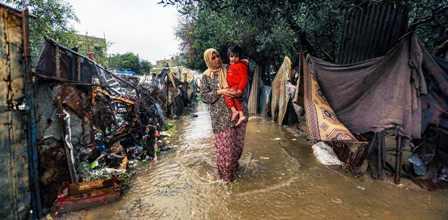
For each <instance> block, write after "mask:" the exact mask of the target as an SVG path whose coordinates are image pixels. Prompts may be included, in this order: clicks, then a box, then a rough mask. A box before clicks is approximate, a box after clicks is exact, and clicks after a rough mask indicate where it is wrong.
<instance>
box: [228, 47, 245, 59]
mask: <svg viewBox="0 0 448 220" xmlns="http://www.w3.org/2000/svg"><path fill="white" fill-rule="evenodd" d="M230 55H233V56H236V57H240V58H241V56H242V55H243V50H242V49H241V47H240V46H238V45H233V46H230V47H229V49H228V50H227V56H228V57H230Z"/></svg>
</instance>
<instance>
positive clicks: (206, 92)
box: [199, 75, 219, 104]
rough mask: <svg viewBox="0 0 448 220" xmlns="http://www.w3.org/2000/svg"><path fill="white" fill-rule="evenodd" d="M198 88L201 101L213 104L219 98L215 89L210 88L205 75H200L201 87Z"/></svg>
mask: <svg viewBox="0 0 448 220" xmlns="http://www.w3.org/2000/svg"><path fill="white" fill-rule="evenodd" d="M199 89H200V92H201V97H202V101H203V102H205V103H207V104H213V103H215V102H216V101H217V100H218V99H219V95H218V93H217V90H215V89H212V88H211V85H210V81H209V80H208V79H207V76H206V75H203V76H202V80H201V87H200V88H199Z"/></svg>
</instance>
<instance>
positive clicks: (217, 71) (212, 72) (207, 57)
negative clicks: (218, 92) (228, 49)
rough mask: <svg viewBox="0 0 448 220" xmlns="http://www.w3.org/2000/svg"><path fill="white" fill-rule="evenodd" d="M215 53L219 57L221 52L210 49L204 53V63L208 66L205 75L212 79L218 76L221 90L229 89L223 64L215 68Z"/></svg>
mask: <svg viewBox="0 0 448 220" xmlns="http://www.w3.org/2000/svg"><path fill="white" fill-rule="evenodd" d="M213 53H215V54H216V55H219V52H218V51H217V50H216V49H214V48H209V49H207V50H205V51H204V61H205V64H206V65H207V70H205V72H204V74H205V75H207V76H208V77H210V78H213V77H215V76H218V82H219V88H221V89H224V88H228V87H229V85H228V84H227V71H226V69H225V68H224V67H223V65H222V62H221V63H219V64H218V65H217V66H213V62H212V55H213Z"/></svg>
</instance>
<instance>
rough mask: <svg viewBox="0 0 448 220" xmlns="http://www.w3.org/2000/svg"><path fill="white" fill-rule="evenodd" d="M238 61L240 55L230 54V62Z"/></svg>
mask: <svg viewBox="0 0 448 220" xmlns="http://www.w3.org/2000/svg"><path fill="white" fill-rule="evenodd" d="M238 61H240V57H239V56H236V55H235V54H230V56H229V62H230V64H234V63H236V62H238Z"/></svg>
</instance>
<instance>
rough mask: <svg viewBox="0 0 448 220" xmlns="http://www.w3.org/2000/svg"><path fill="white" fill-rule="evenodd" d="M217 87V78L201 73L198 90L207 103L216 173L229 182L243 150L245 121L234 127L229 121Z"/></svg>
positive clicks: (233, 177)
mask: <svg viewBox="0 0 448 220" xmlns="http://www.w3.org/2000/svg"><path fill="white" fill-rule="evenodd" d="M218 89H219V86H218V80H217V78H210V77H208V76H206V75H203V77H202V81H201V87H200V92H201V97H202V101H203V102H204V103H206V104H208V105H209V111H210V118H211V121H212V129H213V133H214V136H215V148H216V164H217V168H218V175H219V177H220V178H221V179H222V180H224V181H226V182H231V181H233V180H234V179H235V176H236V175H235V174H236V171H237V170H238V166H239V164H238V160H239V159H240V157H241V154H242V152H243V147H244V138H245V135H246V125H247V123H246V122H244V123H241V124H240V125H239V126H238V127H234V123H233V122H231V121H230V117H231V111H230V109H229V108H227V106H226V104H225V102H224V98H223V97H222V96H221V95H218V94H217V90H218Z"/></svg>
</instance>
